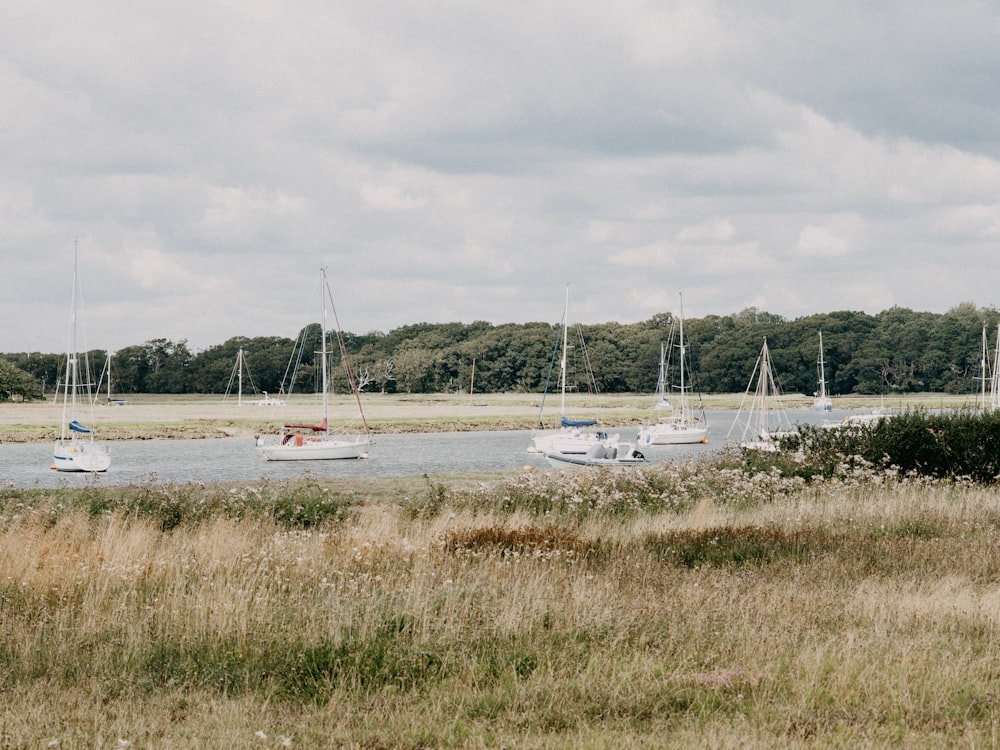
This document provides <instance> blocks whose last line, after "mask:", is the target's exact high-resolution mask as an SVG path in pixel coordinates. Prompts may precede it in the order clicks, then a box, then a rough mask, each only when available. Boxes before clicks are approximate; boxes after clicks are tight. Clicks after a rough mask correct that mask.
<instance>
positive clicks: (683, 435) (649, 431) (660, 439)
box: [636, 422, 708, 445]
mask: <svg viewBox="0 0 1000 750" xmlns="http://www.w3.org/2000/svg"><path fill="white" fill-rule="evenodd" d="M707 439H708V427H707V426H705V425H701V424H693V423H691V422H686V423H683V422H658V423H657V424H654V425H650V426H648V427H643V428H642V429H641V430H639V435H638V437H637V438H636V440H637V442H638V443H639V444H640V445H685V444H688V443H704V442H705V441H706V440H707Z"/></svg>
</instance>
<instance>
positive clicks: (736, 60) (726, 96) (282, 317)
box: [0, 0, 1000, 351]
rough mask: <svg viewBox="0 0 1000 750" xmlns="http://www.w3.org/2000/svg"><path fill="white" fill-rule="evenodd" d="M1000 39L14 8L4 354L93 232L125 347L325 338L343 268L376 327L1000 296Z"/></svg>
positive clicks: (349, 13) (802, 24) (850, 10)
mask: <svg viewBox="0 0 1000 750" xmlns="http://www.w3.org/2000/svg"><path fill="white" fill-rule="evenodd" d="M996 29H997V19H996V16H995V12H994V11H993V10H992V9H991V8H989V7H988V6H987V5H983V4H978V3H967V2H959V3H958V4H951V5H949V6H948V7H947V8H945V7H944V6H941V7H937V6H932V5H931V6H920V7H917V8H914V7H913V6H912V4H906V3H903V2H901V0H889V2H888V3H882V4H880V5H878V6H871V5H864V4H858V3H854V4H849V5H848V6H833V5H830V6H822V5H815V4H806V5H796V6H787V7H785V6H781V7H779V6H775V5H774V4H773V3H765V2H761V1H759V0H751V2H749V3H745V4H741V5H734V4H732V3H730V4H719V3H713V2H709V3H704V2H697V3H696V2H694V1H693V0H678V2H672V3H668V4H665V5H664V4H662V3H652V2H649V1H648V0H625V2H623V3H618V4H616V5H614V6H610V5H608V4H607V3H603V4H602V3H598V2H596V1H595V0H582V1H581V2H573V3H570V2H567V0H541V2H539V3H537V4H535V5H533V6H532V7H531V8H530V9H528V8H526V7H522V6H517V5H498V4H496V3H486V2H483V0H478V1H476V0H473V1H472V2H462V3H459V2H455V1H453V0H445V2H444V3H439V4H436V5H433V6H422V5H391V6H390V5H379V4H372V3H347V4H335V5H331V4H329V3H322V2H319V0H305V2H304V3H300V4H296V5H292V6H282V7H280V8H279V7H278V6H275V5H273V4H271V3H266V2H262V1H261V0H250V2H248V3H244V4H241V5H239V6H231V7H230V6H226V7H223V6H216V5H212V4H197V3H195V4H190V3H188V4H185V3H181V4H180V5H176V4H175V5H170V6H156V7H152V6H150V7H142V8H139V7H138V6H133V5H129V4H127V3H121V2H116V0H97V2H96V3H91V4H89V5H87V6H86V7H85V8H84V7H83V6H79V7H77V6H72V5H66V4H64V3H54V2H51V0H48V1H47V0H41V2H38V3H31V4H21V5H19V6H17V7H13V6H12V7H11V8H10V9H9V12H8V13H7V14H6V17H5V23H4V24H3V26H0V97H2V99H3V101H4V104H5V110H4V123H5V127H4V128H3V130H2V132H0V159H2V163H3V164H4V174H3V176H2V178H0V223H2V226H3V230H4V231H3V232H0V254H2V257H3V259H4V273H3V274H2V275H0V291H2V292H3V294H2V302H0V314H3V315H4V316H5V317H4V319H5V321H7V320H11V321H13V324H11V325H6V326H4V328H3V330H2V331H0V351H5V350H6V351H12V350H18V349H21V348H27V347H29V346H30V347H33V348H41V349H43V350H51V351H58V350H59V349H61V347H62V346H63V344H64V342H63V338H64V335H63V326H62V325H61V321H62V319H63V317H65V306H66V303H65V302H64V300H63V299H62V297H63V296H64V295H63V287H64V286H66V285H68V283H69V281H68V279H66V280H63V281H65V283H64V284H59V283H58V279H57V278H55V277H57V276H58V275H59V271H58V269H59V268H62V267H64V262H65V258H66V257H67V254H68V253H69V252H70V250H71V248H72V242H73V238H74V237H79V238H81V242H82V243H84V242H85V243H86V247H87V250H88V253H89V254H90V257H91V263H92V264H93V266H92V268H93V274H88V277H90V276H91V275H92V277H93V282H94V283H93V287H92V288H91V287H88V290H89V292H88V299H89V301H90V302H91V303H92V304H93V306H94V307H93V313H94V314H95V320H93V321H92V324H91V334H92V336H95V335H96V334H97V331H96V330H95V329H100V328H102V327H103V328H104V329H105V330H112V331H113V334H111V335H109V336H108V338H109V339H110V340H109V341H107V342H106V344H105V345H108V346H112V347H120V346H125V345H129V344H135V343H141V342H142V341H145V340H147V339H150V338H155V337H163V336H167V337H175V338H188V339H189V340H190V341H191V343H192V345H193V346H195V347H199V346H209V345H212V344H215V343H219V342H221V341H223V340H225V338H228V337H229V336H232V335H236V334H244V335H265V334H268V335H269V334H279V333H282V332H283V331H284V332H286V333H289V334H293V333H294V329H295V327H296V326H297V325H298V324H299V323H300V321H299V319H298V318H297V315H298V313H299V311H298V310H295V311H294V313H295V314H292V313H291V312H290V311H289V301H290V300H295V299H297V296H298V295H300V293H301V290H302V289H303V288H308V285H309V283H310V281H311V279H312V274H313V273H314V272H315V270H316V268H318V267H319V266H320V265H324V264H326V265H329V266H330V267H331V268H334V267H335V268H336V269H337V284H336V290H337V294H338V309H339V310H340V312H341V314H342V316H343V317H344V318H345V319H346V320H351V321H353V325H354V327H355V328H356V329H358V330H371V329H379V330H388V329H390V328H393V327H396V326H399V325H403V324H406V323H411V322H414V321H421V320H428V321H434V320H439V319H449V320H455V319H460V320H467V321H471V320H475V319H484V320H491V321H494V322H497V323H500V322H506V321H525V320H555V319H558V317H559V312H560V310H559V308H560V305H561V301H560V297H561V288H562V285H563V284H565V283H571V284H572V288H573V290H574V296H575V297H576V298H577V304H576V305H575V309H576V310H577V311H578V312H579V315H580V316H581V319H584V318H587V316H590V317H589V319H588V320H586V322H600V321H602V320H609V319H616V320H619V321H621V322H627V321H629V320H638V319H644V318H646V317H648V316H650V315H652V314H655V313H656V312H662V311H665V310H664V309H658V308H659V307H660V306H664V307H665V308H666V309H672V307H673V305H674V303H675V300H676V293H677V292H678V291H680V290H681V289H683V290H684V292H685V301H686V302H688V301H690V304H691V309H692V310H693V311H694V312H693V313H692V314H701V315H704V314H711V313H716V314H728V313H731V312H736V311H738V310H740V309H742V308H743V307H747V306H754V305H756V306H758V307H762V308H773V309H771V310H770V311H772V312H775V313H778V314H781V315H785V316H786V317H794V316H798V315H805V314H810V313H813V312H822V311H824V310H834V309H843V308H844V307H850V308H854V309H864V310H869V311H871V312H877V311H878V310H879V309H881V308H882V306H888V305H892V304H904V305H907V306H910V307H914V308H917V309H928V310H941V311H943V310H946V309H948V308H949V307H951V306H953V305H955V304H957V303H958V302H962V301H965V300H973V301H975V302H977V303H979V304H984V305H986V304H994V303H995V299H994V295H995V293H994V291H993V289H994V288H995V286H996V284H995V280H993V279H991V278H990V275H989V273H975V274H973V273H970V272H969V271H968V269H969V268H977V269H984V268H988V267H989V259H990V258H991V257H992V254H993V250H994V246H995V243H996V241H997V238H998V235H1000V209H998V208H997V206H998V202H997V196H998V195H1000V143H998V135H997V134H998V133H1000V94H998V92H997V89H996V87H995V85H994V84H993V81H995V80H996V77H997V75H1000V46H998V45H996V39H995V35H996ZM890 32H891V33H890ZM838 261H839V262H840V263H841V264H842V263H845V262H847V261H849V263H850V266H851V268H850V273H848V272H847V271H843V270H841V269H839V268H838V264H837V262H838ZM889 266H891V268H892V273H891V274H885V273H883V272H882V271H881V269H884V268H886V267H889ZM859 278H861V279H866V280H865V281H863V282H862V281H858V280H857V279H859ZM385 290H390V291H389V292H387V291H385ZM206 298H208V299H212V300H215V299H218V300H222V299H224V300H225V302H224V303H221V304H219V303H213V305H214V306H213V308H212V309H211V310H210V311H208V310H206V306H205V305H204V304H202V305H199V304H197V303H198V302H199V301H202V302H203V301H204V300H205V299H206ZM35 299H44V300H50V302H48V303H46V304H44V305H43V306H42V307H41V308H39V307H37V306H35V307H30V305H32V304H34V303H32V300H35ZM373 299H376V300H377V301H378V303H377V304H373V302H372V300H373ZM29 310H31V313H30V317H29V313H28V311H29ZM154 311H155V312H154ZM355 312H357V313H358V315H355V314H353V313H355ZM49 320H54V321H60V323H58V324H52V325H49V323H48V321H49ZM40 321H44V323H41V322H40ZM102 343H104V342H102Z"/></svg>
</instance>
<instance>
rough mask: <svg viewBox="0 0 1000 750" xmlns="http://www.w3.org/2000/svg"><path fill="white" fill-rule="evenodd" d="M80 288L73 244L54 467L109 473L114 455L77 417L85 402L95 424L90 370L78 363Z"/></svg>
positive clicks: (62, 469)
mask: <svg viewBox="0 0 1000 750" xmlns="http://www.w3.org/2000/svg"><path fill="white" fill-rule="evenodd" d="M79 289H80V272H79V250H78V248H77V246H76V244H75V243H74V245H73V294H72V303H71V305H70V329H69V330H70V332H69V344H68V346H67V347H66V376H65V379H64V381H63V408H62V426H61V429H60V433H59V439H58V440H57V441H56V443H55V446H53V448H52V468H53V469H55V470H56V471H90V472H97V471H107V469H108V467H109V466H111V454H110V453H109V452H108V448H107V446H106V445H104V444H103V443H99V442H97V441H95V440H94V429H93V428H92V427H87V426H85V425H83V424H82V423H81V422H79V421H78V420H77V416H76V405H77V401H83V403H86V404H88V405H89V407H90V411H91V415H90V416H91V423H92V422H93V406H94V400H93V394H92V392H91V383H90V377H89V371H88V370H85V371H84V372H82V373H81V371H80V364H79V363H80V357H79V352H78V344H77V306H78V304H79V299H78V294H77V292H78V290H79ZM88 369H89V368H88ZM84 381H85V382H84ZM84 397H85V398H84Z"/></svg>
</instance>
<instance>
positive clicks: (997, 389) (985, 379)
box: [979, 325, 1000, 413]
mask: <svg viewBox="0 0 1000 750" xmlns="http://www.w3.org/2000/svg"><path fill="white" fill-rule="evenodd" d="M979 372H980V380H981V386H982V389H981V392H980V407H979V408H980V410H981V411H982V412H984V413H991V412H995V411H998V410H1000V325H998V326H997V341H996V351H995V352H994V355H993V361H992V362H991V361H990V353H989V337H988V336H987V335H986V326H983V352H982V356H981V358H980V360H979Z"/></svg>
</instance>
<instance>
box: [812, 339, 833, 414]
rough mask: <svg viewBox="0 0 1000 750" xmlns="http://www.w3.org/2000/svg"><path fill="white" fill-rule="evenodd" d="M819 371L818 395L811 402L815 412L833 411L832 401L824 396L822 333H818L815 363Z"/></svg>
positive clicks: (824, 378)
mask: <svg viewBox="0 0 1000 750" xmlns="http://www.w3.org/2000/svg"><path fill="white" fill-rule="evenodd" d="M816 367H817V369H818V371H819V393H818V394H816V399H815V400H814V401H813V409H814V410H815V411H833V401H831V400H830V397H829V396H827V395H826V367H825V363H824V362H823V332H822V331H820V332H819V360H818V361H817V363H816Z"/></svg>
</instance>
